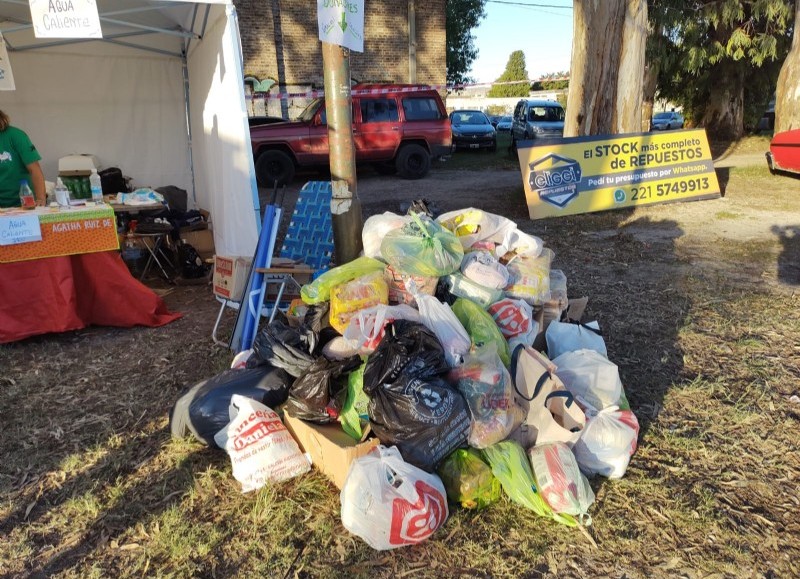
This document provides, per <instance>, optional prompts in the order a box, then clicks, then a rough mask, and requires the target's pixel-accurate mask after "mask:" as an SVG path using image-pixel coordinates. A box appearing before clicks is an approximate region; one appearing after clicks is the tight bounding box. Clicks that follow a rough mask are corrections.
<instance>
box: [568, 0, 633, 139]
mask: <svg viewBox="0 0 800 579" xmlns="http://www.w3.org/2000/svg"><path fill="white" fill-rule="evenodd" d="M646 4H647V3H646V0H603V1H602V2H600V1H599V0H574V10H573V30H574V32H573V37H572V65H571V67H570V83H569V95H568V98H567V118H566V121H565V123H564V136H565V137H574V136H581V135H603V134H613V133H617V132H638V131H639V130H640V126H641V106H642V105H641V100H642V77H643V74H644V51H645V41H646V38H647V6H646Z"/></svg>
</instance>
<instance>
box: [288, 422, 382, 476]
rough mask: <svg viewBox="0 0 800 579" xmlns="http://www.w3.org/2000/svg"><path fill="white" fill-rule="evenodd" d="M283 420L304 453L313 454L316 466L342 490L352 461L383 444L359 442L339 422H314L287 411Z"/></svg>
mask: <svg viewBox="0 0 800 579" xmlns="http://www.w3.org/2000/svg"><path fill="white" fill-rule="evenodd" d="M283 423H284V424H285V425H286V428H287V429H288V430H289V432H291V433H292V436H294V439H295V440H296V441H297V444H299V445H300V448H301V449H302V450H303V452H307V453H308V454H309V455H311V462H312V463H313V465H314V466H315V467H316V468H318V469H319V471H320V472H321V473H323V474H324V475H325V476H327V477H328V478H329V479H331V481H333V484H335V485H336V487H337V488H339V489H341V488H342V487H343V486H344V480H345V478H347V472H348V471H349V470H350V463H352V462H353V461H354V460H355V459H357V458H359V457H361V456H364V455H365V454H367V453H368V452H369V451H370V450H372V449H373V448H375V447H376V446H378V445H379V444H380V441H379V440H378V439H377V438H369V439H367V440H365V441H364V442H356V441H355V440H353V439H352V438H350V436H348V435H347V434H346V433H345V431H344V430H342V427H341V426H339V424H312V423H310V422H303V421H302V420H300V419H299V418H294V417H292V416H289V415H288V414H286V413H284V415H283Z"/></svg>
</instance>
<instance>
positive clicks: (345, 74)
mask: <svg viewBox="0 0 800 579" xmlns="http://www.w3.org/2000/svg"><path fill="white" fill-rule="evenodd" d="M322 68H323V73H324V77H325V110H326V115H327V119H328V148H329V150H330V164H331V186H332V188H333V198H332V199H331V219H332V221H333V244H334V259H335V261H336V264H337V265H342V264H344V263H347V262H348V261H352V260H354V259H355V258H356V257H358V254H359V253H361V250H362V248H363V245H362V242H361V229H362V227H363V225H364V218H363V216H362V214H361V201H359V199H358V192H357V187H356V185H357V183H356V150H355V145H354V143H353V97H352V94H351V92H350V57H349V51H347V49H346V48H342V47H341V46H339V45H337V44H331V43H329V42H323V43H322Z"/></svg>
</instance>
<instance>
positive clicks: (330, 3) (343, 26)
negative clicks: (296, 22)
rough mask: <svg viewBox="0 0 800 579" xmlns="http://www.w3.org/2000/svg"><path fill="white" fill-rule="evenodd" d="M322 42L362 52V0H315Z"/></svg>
mask: <svg viewBox="0 0 800 579" xmlns="http://www.w3.org/2000/svg"><path fill="white" fill-rule="evenodd" d="M317 25H318V26H319V39H320V40H321V41H322V42H330V43H331V44H338V45H339V46H344V47H345V48H349V49H350V50H355V51H356V52H364V0H317Z"/></svg>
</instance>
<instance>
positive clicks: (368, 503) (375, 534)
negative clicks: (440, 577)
mask: <svg viewBox="0 0 800 579" xmlns="http://www.w3.org/2000/svg"><path fill="white" fill-rule="evenodd" d="M340 500H341V503H342V524H343V525H344V528H345V529H347V530H348V531H350V532H351V533H353V534H354V535H357V536H359V537H361V538H362V539H364V541H366V542H367V543H368V544H369V546H370V547H372V548H373V549H378V550H380V551H383V550H386V549H395V548H397V547H402V546H403V545H413V544H415V543H421V542H422V541H424V540H425V539H427V538H428V537H430V536H431V535H432V534H433V533H434V532H435V531H436V529H438V528H439V527H440V526H442V524H444V522H445V521H446V520H447V516H448V514H449V513H448V510H447V494H446V493H445V489H444V485H443V484H442V481H441V480H440V479H439V477H438V476H436V475H434V474H429V473H427V472H425V471H423V470H421V469H419V468H417V467H415V466H413V465H410V464H408V463H407V462H406V461H404V460H403V457H402V456H401V455H400V451H398V450H397V447H394V446H392V447H390V448H386V447H385V446H380V445H379V446H377V447H375V449H373V450H372V451H370V453H369V454H367V455H365V456H362V457H361V458H357V459H356V460H354V461H353V463H352V464H351V466H350V471H349V472H348V473H347V478H346V479H345V481H344V486H343V487H342V492H341V495H340Z"/></svg>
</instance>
